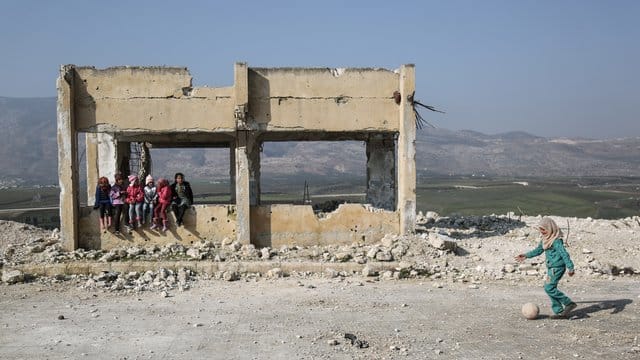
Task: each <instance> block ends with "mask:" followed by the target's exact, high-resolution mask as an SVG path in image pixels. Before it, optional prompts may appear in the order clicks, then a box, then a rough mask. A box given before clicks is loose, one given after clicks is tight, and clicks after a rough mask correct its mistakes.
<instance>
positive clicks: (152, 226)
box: [149, 223, 158, 230]
mask: <svg viewBox="0 0 640 360" xmlns="http://www.w3.org/2000/svg"><path fill="white" fill-rule="evenodd" d="M157 228H158V224H156V223H153V224H151V227H150V228H149V229H151V230H155V229H157Z"/></svg>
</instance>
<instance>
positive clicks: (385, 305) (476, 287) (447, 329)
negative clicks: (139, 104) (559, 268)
mask: <svg viewBox="0 0 640 360" xmlns="http://www.w3.org/2000/svg"><path fill="white" fill-rule="evenodd" d="M438 286H441V287H438ZM560 289H561V290H564V291H565V292H566V293H567V294H568V295H570V296H571V297H572V298H573V300H574V301H575V302H577V303H578V308H577V309H576V310H575V312H574V313H573V316H572V317H571V319H569V320H552V319H550V318H548V315H549V314H550V312H551V311H550V308H549V301H548V298H547V296H546V294H545V293H544V291H543V289H542V284H541V283H540V284H538V283H536V282H531V281H517V280H516V281H511V280H510V281H507V280H504V281H491V282H480V283H475V284H470V283H463V282H453V283H444V284H442V283H437V282H434V281H431V280H429V279H405V280H399V281H397V280H386V281H385V280H383V281H377V280H371V279H367V278H363V277H349V278H333V279H329V278H323V277H318V276H311V277H306V278H304V277H297V278H296V277H288V278H281V279H274V280H267V279H264V278H256V279H243V280H241V281H235V282H226V281H222V280H203V281H198V282H196V283H195V284H194V286H193V288H192V289H190V290H188V291H182V292H179V291H176V292H171V293H170V296H168V297H162V296H161V295H160V294H158V293H157V292H141V293H133V294H132V293H129V294H126V293H121V292H109V291H100V290H96V289H92V290H90V289H82V288H80V287H77V286H74V285H73V284H72V283H71V282H60V283H56V282H38V281H34V282H31V283H22V284H16V285H2V286H0V294H1V296H0V308H1V309H2V311H1V312H0V358H3V359H67V358H74V359H75V358H89V359H177V358H184V359H187V358H189V359H191V358H207V359H400V358H413V359H431V358H440V359H569V358H578V359H602V358H606V359H631V358H640V344H639V343H638V337H639V335H640V321H639V319H640V305H639V302H640V283H639V282H638V281H637V277H634V276H626V277H624V276H623V277H616V278H615V279H613V280H602V279H593V278H591V277H590V276H587V275H584V274H581V273H580V272H579V273H577V274H576V276H575V277H573V278H567V277H565V278H564V279H563V280H562V282H561V284H560ZM526 302H534V303H536V304H538V306H539V307H540V310H541V316H540V318H539V319H537V320H526V319H524V318H523V316H522V315H521V311H520V309H521V306H522V304H524V303H526ZM62 317H64V318H62ZM345 333H351V334H353V335H355V336H356V337H357V338H358V339H359V340H363V341H365V342H367V343H368V345H369V347H368V348H359V347H357V346H355V345H351V342H350V341H349V340H348V339H345V337H344V336H345ZM333 340H336V342H334V341H333Z"/></svg>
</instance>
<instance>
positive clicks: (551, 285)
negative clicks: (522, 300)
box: [544, 266, 572, 314]
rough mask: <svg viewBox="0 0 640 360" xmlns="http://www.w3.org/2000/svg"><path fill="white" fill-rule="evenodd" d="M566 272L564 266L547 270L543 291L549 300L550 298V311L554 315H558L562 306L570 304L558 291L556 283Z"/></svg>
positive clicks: (569, 300)
mask: <svg viewBox="0 0 640 360" xmlns="http://www.w3.org/2000/svg"><path fill="white" fill-rule="evenodd" d="M566 270H567V268H565V267H564V266H563V267H552V268H548V269H547V275H548V276H549V281H548V282H545V284H544V291H545V292H546V293H547V295H549V298H551V310H553V313H554V314H560V313H561V312H562V310H563V309H564V307H563V305H565V306H566V305H569V304H571V303H572V301H571V299H569V297H567V295H565V294H564V293H562V291H560V290H558V282H560V279H562V275H564V272H565V271H566Z"/></svg>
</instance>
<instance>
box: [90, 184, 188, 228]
mask: <svg viewBox="0 0 640 360" xmlns="http://www.w3.org/2000/svg"><path fill="white" fill-rule="evenodd" d="M128 180H129V185H128V186H126V187H125V185H124V176H123V175H122V174H120V173H118V174H116V175H115V177H114V184H113V185H111V184H110V183H109V179H107V178H106V177H104V176H103V177H101V178H100V179H98V186H97V187H96V196H95V204H94V206H93V208H94V209H100V231H101V232H106V231H107V229H109V228H110V227H111V225H112V220H113V228H114V234H115V235H120V222H121V219H122V218H124V219H125V226H126V227H127V230H129V231H131V230H133V229H135V228H137V227H142V226H143V225H144V224H145V223H146V221H147V219H148V218H149V216H151V219H150V223H151V226H150V229H151V230H154V229H160V230H162V231H163V232H166V231H167V230H168V225H169V220H168V218H167V210H168V208H169V206H170V205H173V211H174V212H175V214H176V224H177V226H182V224H183V217H184V213H185V211H186V209H188V208H189V207H190V206H191V204H193V191H192V190H191V185H190V184H189V182H188V181H185V179H184V174H182V173H176V174H175V176H174V182H173V184H171V185H169V181H168V180H166V179H163V178H160V179H158V183H157V185H156V184H155V182H154V179H153V177H152V176H151V175H148V176H147V177H146V178H145V184H144V186H143V185H142V184H140V181H139V179H138V176H137V175H129V177H128ZM127 209H128V211H127Z"/></svg>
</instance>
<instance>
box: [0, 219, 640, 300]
mask: <svg viewBox="0 0 640 360" xmlns="http://www.w3.org/2000/svg"><path fill="white" fill-rule="evenodd" d="M637 219H638V217H634V218H629V219H622V220H594V219H576V218H573V219H570V220H571V231H572V234H573V238H572V241H570V242H569V245H568V251H569V253H570V254H571V257H572V259H573V261H574V263H575V266H576V270H577V273H578V276H582V275H584V276H592V277H602V278H605V279H606V278H612V277H616V276H634V275H638V274H639V273H640V221H637ZM539 220H540V218H539V217H520V218H519V217H517V216H514V215H513V214H508V215H500V216H498V215H489V216H455V217H441V216H439V215H438V214H437V213H434V212H427V214H426V215H423V214H421V213H419V214H418V215H417V224H418V225H419V226H417V227H416V229H417V230H418V232H417V233H416V234H412V235H396V234H387V235H385V236H384V237H382V238H381V239H379V240H378V241H375V240H372V241H367V242H366V243H361V242H354V243H352V244H348V245H347V244H343V245H325V246H320V245H312V246H300V245H283V246H279V247H277V248H271V247H264V248H259V249H256V247H255V246H254V245H252V244H244V245H243V244H240V243H239V242H238V241H235V240H233V239H229V238H224V239H223V240H221V241H212V240H209V239H202V240H198V241H195V242H194V243H193V244H186V243H180V242H176V243H172V244H166V245H144V244H135V245H132V246H126V247H119V248H113V249H110V250H92V249H77V250H75V251H65V250H64V249H63V248H62V247H61V245H60V239H59V232H58V231H47V230H43V229H39V228H35V227H31V226H28V225H24V224H20V223H15V222H11V221H0V231H5V234H6V236H5V238H4V239H0V254H1V255H0V269H1V270H3V274H2V281H3V282H4V283H7V284H8V283H17V282H23V281H25V276H27V275H28V274H21V273H20V271H19V269H20V267H21V266H23V265H25V264H31V265H36V264H41V265H47V264H57V263H62V264H69V265H70V266H71V265H72V264H74V263H76V262H80V263H84V262H88V263H93V262H97V263H112V262H124V261H132V260H134V261H140V262H145V263H146V262H149V264H151V263H153V262H158V261H170V262H173V261H175V262H179V261H184V262H187V264H188V263H189V262H192V261H193V262H197V261H207V262H213V263H219V264H220V267H218V269H220V270H212V271H213V273H207V272H205V271H200V273H199V274H198V275H197V276H196V275H195V273H188V272H187V268H191V269H195V268H196V267H197V266H196V265H195V264H196V263H194V266H182V265H181V266H176V269H174V270H169V269H156V271H142V272H141V273H134V272H127V273H125V274H120V273H116V272H107V273H100V274H94V275H81V274H76V275H78V276H77V277H76V278H75V280H77V281H80V280H82V281H81V287H85V288H88V289H102V290H109V291H111V290H113V291H147V290H158V291H164V290H167V291H169V290H174V289H178V290H185V289H188V288H189V286H190V284H191V282H192V281H194V280H195V279H196V278H207V279H209V278H213V279H221V280H227V281H235V280H239V279H240V278H243V277H246V278H255V279H259V278H260V277H261V276H264V277H266V278H274V279H275V278H279V277H282V276H285V271H284V270H283V269H284V268H285V267H286V264H288V263H292V264H293V263H300V262H311V263H314V262H315V263H320V264H326V265H323V266H322V267H316V268H315V270H314V271H313V272H296V271H291V272H290V274H289V271H287V276H289V275H291V276H302V277H308V276H324V277H328V278H338V277H340V278H343V277H349V276H364V277H367V278H372V279H374V280H400V279H405V278H415V277H425V278H428V279H430V280H432V281H437V283H438V284H439V285H440V287H442V286H443V285H442V284H444V283H446V282H463V283H465V282H472V281H473V280H474V279H477V280H485V279H486V280H500V281H538V280H539V279H540V278H541V277H542V276H544V275H545V274H546V267H545V265H544V258H543V257H538V258H535V259H528V260H527V261H526V262H525V263H524V264H517V263H516V262H515V260H514V259H513V258H514V256H515V255H516V254H519V253H523V252H526V251H529V250H531V249H533V248H535V246H537V245H538V243H539V241H540V238H539V234H537V233H536V231H535V230H533V227H534V226H535V224H537V222H538V221H539ZM557 222H558V224H563V223H566V220H565V219H562V218H558V219H557ZM613 223H615V224H618V225H619V224H627V225H626V226H624V229H623V230H620V229H618V228H616V227H613V226H611V225H610V224H613ZM618 227H619V228H622V226H618ZM602 238H606V239H609V240H608V241H606V242H603V241H601V239H602ZM572 242H576V243H577V242H579V243H578V244H576V245H572V244H571V243H572ZM237 262H257V263H258V262H268V263H272V264H273V266H271V267H269V266H267V269H265V270H264V273H262V274H260V273H253V274H251V273H248V272H247V271H246V270H242V271H238V269H242V268H243V267H239V266H231V267H230V266H226V265H225V266H222V265H223V264H230V265H231V264H234V263H237ZM332 264H335V265H332ZM344 265H347V266H346V267H344ZM81 267H82V266H78V268H81ZM180 267H182V268H183V270H182V271H181V270H180V269H179V268H180ZM212 268H215V266H214V267H212ZM223 269H226V270H223ZM229 269H235V270H229ZM343 269H349V270H346V271H345V270H343ZM145 270H147V269H145ZM189 271H191V270H189ZM50 281H68V276H60V277H52V278H51V279H50Z"/></svg>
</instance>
